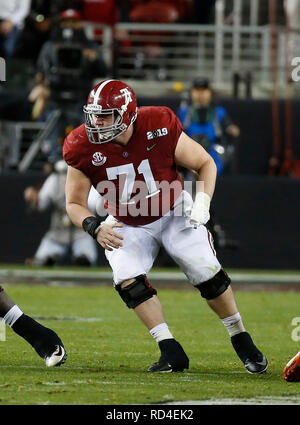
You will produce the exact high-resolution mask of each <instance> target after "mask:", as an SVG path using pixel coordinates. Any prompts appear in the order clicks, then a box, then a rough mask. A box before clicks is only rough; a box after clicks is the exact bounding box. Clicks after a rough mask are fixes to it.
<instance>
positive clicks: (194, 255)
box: [105, 191, 221, 285]
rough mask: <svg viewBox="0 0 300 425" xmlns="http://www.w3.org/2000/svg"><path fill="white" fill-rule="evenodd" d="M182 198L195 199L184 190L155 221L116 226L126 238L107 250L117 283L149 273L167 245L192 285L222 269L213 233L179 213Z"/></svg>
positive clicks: (189, 200) (187, 200) (170, 253)
mask: <svg viewBox="0 0 300 425" xmlns="http://www.w3.org/2000/svg"><path fill="white" fill-rule="evenodd" d="M183 201H184V203H185V204H184V205H187V204H190V205H191V204H192V202H193V201H192V198H191V196H190V195H189V194H188V193H187V192H185V191H183V193H182V195H181V196H180V197H179V199H178V200H177V201H176V203H175V208H174V209H173V210H171V211H169V213H168V214H166V215H165V216H163V217H162V218H160V219H158V220H156V221H154V222H153V223H150V224H147V225H144V226H129V225H127V224H124V223H122V224H123V227H122V228H115V231H116V232H117V233H120V234H121V235H122V236H123V238H124V239H123V240H122V243H123V246H122V247H120V248H118V249H113V251H108V250H105V255H106V258H107V259H108V261H109V263H110V266H111V268H112V271H113V280H114V284H115V285H118V284H120V283H122V282H123V281H125V280H128V279H132V278H134V277H136V276H138V275H147V274H148V272H149V271H150V270H151V268H152V265H153V262H154V260H155V258H156V256H157V254H158V252H159V249H160V246H163V247H164V249H165V250H166V252H167V253H168V254H169V255H170V257H171V258H172V259H173V260H174V261H175V262H176V263H177V264H178V265H179V267H180V268H181V270H182V271H183V273H185V275H186V276H187V278H188V280H189V281H190V282H191V283H192V284H193V285H197V284H199V283H201V282H206V281H207V280H209V279H211V278H212V277H213V276H215V275H216V274H217V273H218V272H219V270H220V269H221V265H220V263H219V261H218V260H217V257H216V252H215V250H214V246H213V240H212V236H211V234H210V232H209V231H208V230H207V228H206V227H205V226H200V227H198V228H197V229H194V228H193V227H192V226H191V225H190V223H189V220H188V218H186V217H185V216H184V215H183V214H180V213H179V214H180V215H179V214H178V211H181V210H182V204H183ZM107 220H113V217H112V216H109V217H108V218H107Z"/></svg>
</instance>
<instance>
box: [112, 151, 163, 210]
mask: <svg viewBox="0 0 300 425" xmlns="http://www.w3.org/2000/svg"><path fill="white" fill-rule="evenodd" d="M137 171H138V173H139V174H143V177H144V180H145V183H146V186H147V190H148V195H147V196H146V198H150V197H151V196H154V195H156V194H157V193H158V192H159V189H158V188H157V185H156V183H155V180H154V177H153V173H152V170H151V167H150V164H149V160H148V159H143V161H142V162H141V163H140V165H139V166H138V168H137ZM106 173H107V178H108V179H109V180H115V179H117V178H118V176H119V175H120V174H125V175H126V178H125V182H124V186H123V191H122V195H121V197H120V199H119V202H120V203H121V204H134V203H135V202H134V201H130V198H131V196H132V191H133V187H134V183H135V177H136V172H135V169H134V166H133V164H132V163H130V164H124V165H119V166H118V167H109V168H107V169H106Z"/></svg>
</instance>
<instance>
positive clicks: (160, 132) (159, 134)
mask: <svg viewBox="0 0 300 425" xmlns="http://www.w3.org/2000/svg"><path fill="white" fill-rule="evenodd" d="M167 134H168V129H167V128H166V127H163V128H158V129H157V130H154V131H147V139H148V140H152V139H156V138H157V137H162V136H166V135H167Z"/></svg>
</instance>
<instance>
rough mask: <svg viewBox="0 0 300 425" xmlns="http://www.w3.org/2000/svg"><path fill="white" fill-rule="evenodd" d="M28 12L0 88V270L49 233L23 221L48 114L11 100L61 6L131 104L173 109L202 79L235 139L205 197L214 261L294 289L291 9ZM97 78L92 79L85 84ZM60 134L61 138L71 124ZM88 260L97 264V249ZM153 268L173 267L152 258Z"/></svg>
mask: <svg viewBox="0 0 300 425" xmlns="http://www.w3.org/2000/svg"><path fill="white" fill-rule="evenodd" d="M6 2H7V3H9V2H8V0H6ZM286 3H287V4H288V9H286V8H285V4H286ZM29 6H30V7H29V9H28V13H27V15H26V16H25V18H24V23H23V26H22V28H21V29H20V30H19V36H18V39H17V42H16V47H15V50H14V52H13V54H12V55H11V56H10V57H6V58H5V62H6V70H5V71H6V72H5V78H3V76H4V75H3V72H2V80H5V81H1V85H0V129H1V131H0V196H1V200H2V202H1V217H2V229H1V234H2V237H1V243H0V258H1V263H2V264H11V265H24V263H25V262H26V260H27V259H28V258H30V257H32V256H33V255H34V253H35V251H36V249H37V247H38V244H39V242H40V240H41V238H42V236H43V235H44V233H45V232H46V230H47V229H48V226H49V219H50V212H45V213H43V214H40V215H35V214H31V213H30V211H29V209H28V206H27V205H26V203H25V201H24V190H25V188H26V187H27V186H35V187H40V186H41V184H42V182H43V181H44V180H45V178H46V175H47V174H46V169H47V168H46V165H47V164H49V162H50V163H51V160H50V159H49V149H48V147H47V138H48V136H49V132H50V131H51V127H52V126H53V124H54V125H55V114H54V115H53V114H50V115H48V117H47V119H46V120H41V119H39V118H34V117H33V115H32V114H29V115H28V113H24V114H23V113H22V109H21V108H19V104H20V102H23V100H24V99H27V96H28V93H30V91H31V90H32V88H33V87H34V85H35V84H36V80H35V78H36V73H37V59H38V55H39V53H40V51H41V49H42V46H43V44H44V43H45V42H47V41H48V40H49V38H50V36H51V29H53V28H54V27H55V25H56V24H57V22H59V20H60V19H61V13H62V12H63V11H65V10H67V9H69V8H73V9H76V10H78V11H79V13H80V14H81V15H80V16H81V19H82V21H83V24H84V32H85V35H86V37H87V39H88V40H90V41H94V42H96V43H97V44H98V47H99V49H100V53H101V55H102V58H103V60H104V62H105V64H106V67H107V71H106V74H105V78H111V77H112V78H117V79H121V80H124V81H126V82H128V83H129V84H130V85H131V86H132V87H133V88H134V90H135V91H136V93H137V96H138V101H139V105H140V106H142V105H166V106H169V107H171V108H172V109H173V110H174V111H175V112H176V111H177V110H178V107H179V105H180V104H181V103H182V102H184V101H185V100H186V99H187V93H188V91H189V89H190V87H191V84H192V81H193V80H194V79H195V78H198V77H201V78H208V79H209V80H210V84H211V86H212V87H213V89H214V92H215V96H216V98H217V100H218V103H219V104H220V105H222V106H224V107H225V108H226V109H227V111H228V113H229V114H230V116H231V119H232V121H233V122H234V123H235V124H236V125H238V126H239V128H240V132H241V133H240V138H239V141H238V144H237V145H236V148H235V151H234V155H235V162H234V163H235V166H234V167H231V168H230V170H227V171H226V172H224V173H223V174H222V175H220V176H219V178H218V182H217V187H216V193H215V197H214V201H213V206H214V210H215V214H216V222H217V223H220V225H221V227H222V229H221V230H220V232H219V234H218V238H219V258H220V260H221V262H222V263H223V265H224V267H225V268H227V269H231V270H233V271H236V272H237V273H238V271H239V270H248V271H250V272H251V271H263V270H270V271H275V275H276V276H277V277H278V276H281V278H280V279H279V281H280V283H282V281H285V282H284V283H293V284H299V283H300V279H299V278H298V275H297V273H296V272H297V270H298V269H299V258H300V244H299V239H300V225H299V210H300V197H299V193H300V180H299V178H300V144H299V130H300V123H299V118H298V117H299V116H300V101H299V93H300V82H297V79H298V75H297V68H296V66H297V64H298V62H297V59H294V58H297V57H298V56H300V52H299V51H298V50H299V45H300V35H299V29H300V11H299V9H300V8H299V2H298V1H293V0H288V1H287V2H284V1H283V0H279V1H278V0H277V1H276V0H270V1H269V0H260V1H258V0H215V1H213V0H212V1H210V0H207V1H205V0H201V1H196V0H195V1H192V0H177V1H176V0H169V1H163V0H160V1H159V0H157V1H151V2H147V1H142V0H128V1H112V0H111V1H110V0H98V1H93V2H91V1H88V0H86V1H84V0H82V1H80V0H78V1H56V2H50V1H43V2H41V1H34V0H32V1H31V2H29ZM93 8H94V9H93ZM287 11H288V12H287ZM2 19H4V18H3V17H2ZM66 45H67V43H66ZM68 46H69V45H68ZM75 47H76V49H77V50H78V45H76V46H75ZM74 49H75V48H74ZM76 49H75V50H76ZM77 50H76V51H72V52H71V53H70V52H69V53H70V54H69V56H68V57H69V58H70V62H69V63H63V64H62V65H61V66H62V69H63V70H64V71H65V72H67V71H68V72H69V74H67V75H68V76H69V77H68V78H69V79H72V78H75V77H74V75H77V74H76V71H78V70H77V68H76V66H77V67H78V64H80V63H81V62H80V60H79V59H78V58H80V56H75V57H76V58H77V60H76V59H75V60H73V59H74V56H72V54H74V55H75V53H76V54H78V51H77ZM2 56H3V54H2ZM65 58H66V56H65V57H64V59H65ZM293 60H294V62H293ZM295 61H296V62H295ZM299 61H300V60H299ZM66 68H68V69H67V71H66ZM2 71H3V70H2ZM54 72H56V73H59V72H58V71H57V69H56V70H54ZM72 72H73V74H72ZM299 78H300V72H299ZM101 79H103V75H99V76H97V75H96V76H93V82H95V83H96V82H98V81H101ZM56 110H57V109H56ZM7 111H10V113H7ZM58 111H59V108H58ZM64 127H65V128H64V133H65V134H67V133H68V131H70V129H71V128H72V123H71V122H67V121H65V123H64ZM60 137H62V135H60ZM298 158H299V159H298ZM222 232H224V233H222ZM222 235H223V236H224V235H225V238H227V239H226V240H225V239H224V240H223V239H222V238H223V236H222ZM222 240H223V242H222ZM224 241H225V242H224ZM228 241H229V242H228ZM230 241H235V243H234V244H231V243H230ZM97 265H98V266H107V265H108V264H107V261H106V259H105V257H104V254H103V252H102V250H100V249H99V257H98V263H97ZM156 266H159V267H173V266H174V264H173V263H172V261H171V260H170V259H169V258H168V257H167V256H166V254H165V253H164V252H162V253H161V255H160V257H159V258H158V260H157V264H156ZM168 270H169V269H168ZM287 270H290V271H294V273H286V274H285V273H283V272H284V271H287ZM23 271H24V273H25V270H24V269H23ZM280 271H281V273H279V272H280ZM250 275H251V274H250ZM250 275H249V274H248V278H249V280H251V278H250V277H249V276H250ZM275 275H274V274H273V275H272V276H275ZM282 275H284V276H285V277H284V278H282ZM23 276H24V274H23ZM272 276H271V278H270V279H269V280H270V281H271V282H272V281H273V282H274V281H275V280H276V278H275V277H274V278H272ZM288 276H290V277H288ZM291 276H292V277H291ZM106 278H107V277H106ZM262 280H263V278H262ZM265 280H268V279H267V278H266V279H265Z"/></svg>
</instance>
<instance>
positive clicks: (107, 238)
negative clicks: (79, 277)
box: [66, 166, 123, 251]
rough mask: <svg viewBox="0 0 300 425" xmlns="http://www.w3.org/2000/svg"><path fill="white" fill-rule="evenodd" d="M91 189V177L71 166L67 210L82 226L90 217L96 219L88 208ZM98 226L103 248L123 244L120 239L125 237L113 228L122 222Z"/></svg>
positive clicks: (67, 185) (98, 238) (98, 234)
mask: <svg viewBox="0 0 300 425" xmlns="http://www.w3.org/2000/svg"><path fill="white" fill-rule="evenodd" d="M90 189H91V182H90V179H89V178H88V177H87V176H86V175H85V174H84V173H83V172H81V171H80V170H77V169H76V168H73V167H70V166H69V167H68V173H67V181H66V210H67V213H68V215H69V217H70V219H71V220H72V222H73V223H74V224H75V225H76V226H78V227H80V228H81V227H83V226H82V223H83V222H84V220H86V219H88V217H94V218H95V219H96V217H95V216H94V215H93V214H92V213H91V212H90V211H89V209H88V195H89V192H90ZM98 224H100V223H98ZM97 227H98V229H97V231H96V233H95V239H96V240H97V242H98V243H99V244H100V245H101V246H102V248H104V249H107V250H109V251H112V249H113V248H116V249H117V248H119V247H120V246H122V242H121V241H120V240H121V239H123V237H122V236H121V235H120V234H119V233H117V232H115V231H114V230H113V228H114V227H123V226H122V224H121V223H118V222H116V221H114V222H111V223H107V224H105V223H104V222H103V223H101V225H99V226H97ZM91 236H93V235H91ZM93 237H94V236H93Z"/></svg>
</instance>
